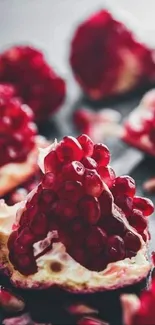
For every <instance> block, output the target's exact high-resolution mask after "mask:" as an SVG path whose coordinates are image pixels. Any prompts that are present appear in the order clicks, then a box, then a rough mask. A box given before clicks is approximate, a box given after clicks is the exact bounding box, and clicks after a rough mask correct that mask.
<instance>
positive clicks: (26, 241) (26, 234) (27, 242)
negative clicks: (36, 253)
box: [17, 227, 35, 247]
mask: <svg viewBox="0 0 155 325" xmlns="http://www.w3.org/2000/svg"><path fill="white" fill-rule="evenodd" d="M17 241H18V243H19V245H22V246H26V247H27V246H31V245H32V244H33V243H34V241H35V238H34V235H33V234H32V233H31V230H30V229H29V228H28V227H25V228H24V229H23V230H21V232H20V234H19V236H18V238H17Z"/></svg>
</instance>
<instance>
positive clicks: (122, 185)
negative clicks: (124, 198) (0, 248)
mask: <svg viewBox="0 0 155 325" xmlns="http://www.w3.org/2000/svg"><path fill="white" fill-rule="evenodd" d="M112 192H113V194H114V195H115V196H117V195H119V196H120V195H121V194H124V195H128V196H129V197H133V196H134V195H135V192H136V184H135V181H134V179H133V178H132V177H130V176H119V177H117V178H115V181H114V184H113V187H112Z"/></svg>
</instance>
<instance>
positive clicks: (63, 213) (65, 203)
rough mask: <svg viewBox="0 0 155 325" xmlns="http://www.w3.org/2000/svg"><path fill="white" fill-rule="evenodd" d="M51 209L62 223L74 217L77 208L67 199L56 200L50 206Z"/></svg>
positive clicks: (76, 213)
mask: <svg viewBox="0 0 155 325" xmlns="http://www.w3.org/2000/svg"><path fill="white" fill-rule="evenodd" d="M52 211H53V213H54V214H55V215H57V216H58V217H59V219H60V220H61V222H62V223H66V222H67V221H68V220H72V219H74V218H75V217H76V216H77V215H78V212H77V208H76V206H75V204H74V202H71V201H69V198H68V200H58V201H57V202H55V203H54V204H53V206H52Z"/></svg>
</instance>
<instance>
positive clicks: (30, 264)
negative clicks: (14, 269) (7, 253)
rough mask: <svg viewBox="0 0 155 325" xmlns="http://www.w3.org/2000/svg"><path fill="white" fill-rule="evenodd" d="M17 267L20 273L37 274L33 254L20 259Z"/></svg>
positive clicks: (24, 255)
mask: <svg viewBox="0 0 155 325" xmlns="http://www.w3.org/2000/svg"><path fill="white" fill-rule="evenodd" d="M17 266H18V270H19V272H21V273H22V274H24V275H30V274H34V273H36V272H37V266H36V263H35V260H34V258H33V256H32V254H31V253H28V254H23V255H20V256H19V257H18V260H17Z"/></svg>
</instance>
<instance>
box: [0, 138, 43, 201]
mask: <svg viewBox="0 0 155 325" xmlns="http://www.w3.org/2000/svg"><path fill="white" fill-rule="evenodd" d="M45 145H46V146H47V145H48V142H47V140H46V139H45V138H43V137H41V136H36V140H35V146H34V148H33V150H32V151H31V152H30V153H29V154H28V156H27V159H26V161H24V162H22V163H9V164H6V165H4V166H2V167H1V168H0V196H4V195H5V194H7V193H8V192H10V191H11V190H12V189H14V188H15V187H17V186H18V185H20V184H22V183H23V182H25V181H26V180H27V179H28V178H29V177H31V176H32V175H34V173H35V172H36V171H37V169H38V166H37V159H38V146H45Z"/></svg>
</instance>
